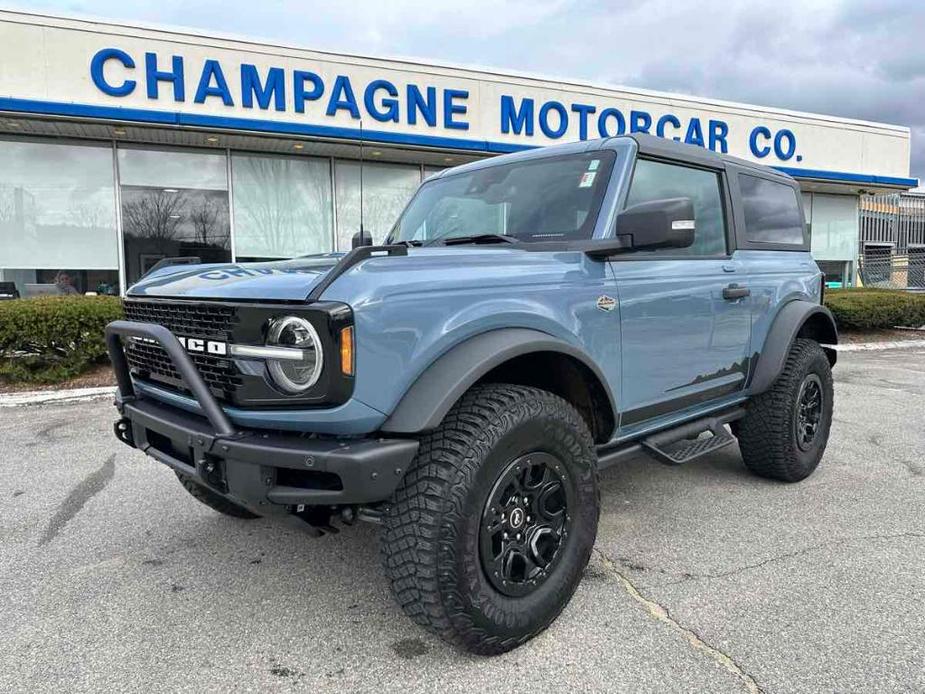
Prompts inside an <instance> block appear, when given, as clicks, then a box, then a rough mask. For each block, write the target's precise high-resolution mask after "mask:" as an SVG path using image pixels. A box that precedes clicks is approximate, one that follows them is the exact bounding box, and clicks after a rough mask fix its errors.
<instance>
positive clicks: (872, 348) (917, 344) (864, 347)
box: [832, 340, 925, 352]
mask: <svg viewBox="0 0 925 694" xmlns="http://www.w3.org/2000/svg"><path fill="white" fill-rule="evenodd" d="M832 346H833V347H834V348H835V349H837V350H838V351H839V352H877V351H880V350H885V349H915V348H918V349H925V340H892V341H890V342H853V343H852V342H849V343H847V344H844V345H832Z"/></svg>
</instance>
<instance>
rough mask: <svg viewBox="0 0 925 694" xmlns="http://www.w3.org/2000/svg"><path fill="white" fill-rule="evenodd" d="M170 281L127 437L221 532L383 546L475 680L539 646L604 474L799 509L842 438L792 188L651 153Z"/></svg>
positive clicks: (493, 164)
mask: <svg viewBox="0 0 925 694" xmlns="http://www.w3.org/2000/svg"><path fill="white" fill-rule="evenodd" d="M181 260H183V259H178V264H173V265H167V266H165V267H161V268H158V269H156V270H155V271H154V272H152V273H150V274H149V275H148V276H146V277H144V278H143V279H142V280H141V281H140V282H138V283H137V284H135V285H134V286H133V287H131V289H130V290H129V291H128V294H127V296H126V298H125V316H126V320H121V321H116V322H114V323H112V324H110V325H109V326H108V328H107V341H108V347H109V351H110V356H111V358H112V363H113V365H114V368H115V372H116V376H117V379H118V393H117V399H116V406H117V408H118V410H119V415H120V416H119V419H118V421H117V422H116V423H115V432H116V435H117V437H118V438H119V439H120V440H122V441H123V442H125V443H126V444H128V445H130V446H133V447H135V448H138V449H140V450H141V451H143V452H144V453H146V454H147V455H149V456H151V457H152V458H155V459H156V460H158V461H160V462H161V463H164V464H166V465H167V466H169V467H170V468H172V469H173V470H174V471H175V472H176V475H177V477H179V480H180V482H181V484H182V485H183V487H184V488H185V489H186V490H187V491H188V492H189V493H190V494H191V495H192V496H194V497H195V498H196V499H198V500H199V501H201V502H202V503H204V504H206V505H207V506H210V507H211V508H213V509H215V510H216V511H218V512H220V513H224V514H226V515H229V516H234V517H236V518H241V519H250V518H256V517H258V516H270V515H274V514H276V515H279V516H281V517H285V518H287V519H292V520H293V522H297V523H299V524H300V525H302V526H304V527H305V528H306V529H308V530H310V531H311V532H313V533H314V534H316V535H317V534H322V533H324V532H332V531H333V530H334V526H333V522H334V520H335V519H337V520H338V522H339V523H344V524H348V525H349V524H350V523H352V522H353V521H354V520H356V519H363V520H368V521H373V522H376V523H379V524H381V526H382V559H383V564H384V569H385V573H386V575H387V577H388V580H389V582H390V584H391V588H392V592H393V594H394V596H395V598H396V599H397V601H398V603H399V604H400V605H401V607H402V609H403V610H404V611H405V612H406V613H407V614H408V616H410V617H411V618H412V619H413V620H414V621H416V622H417V623H419V624H421V625H423V626H424V627H427V628H429V629H430V630H432V631H433V632H435V633H436V634H438V635H439V636H441V637H443V638H444V639H446V640H448V641H450V642H452V643H455V644H457V645H459V646H461V647H463V648H465V649H468V650H471V651H474V652H477V653H485V654H492V653H500V652H504V651H507V650H510V649H511V648H514V647H516V646H518V645H520V644H522V643H524V642H525V641H527V640H528V639H530V638H531V637H533V636H535V635H536V634H537V633H539V632H540V631H542V630H543V629H545V628H546V627H547V626H548V625H549V624H550V623H551V622H552V621H553V620H554V619H555V618H556V616H557V615H558V614H559V612H560V611H561V610H562V609H563V607H564V606H565V605H566V604H567V602H568V601H569V599H570V598H571V596H572V594H573V592H574V590H575V588H576V586H577V584H578V582H579V580H580V579H581V576H582V572H583V570H584V568H585V565H586V564H587V562H588V560H589V557H590V554H591V551H592V547H593V545H594V541H595V535H596V531H597V523H598V514H599V492H598V474H599V473H600V471H601V470H603V469H604V468H607V467H608V466H610V465H614V464H617V463H619V462H620V461H622V460H625V459H626V458H627V457H630V456H637V455H639V454H647V455H648V456H650V457H651V458H653V459H654V460H656V461H659V462H662V463H665V464H669V465H679V464H682V463H688V462H690V461H692V460H695V459H698V458H701V457H703V456H708V455H710V454H712V453H713V452H715V451H717V450H718V449H720V448H724V447H726V446H729V445H732V444H733V443H734V442H735V441H738V446H739V450H740V451H741V455H742V459H743V461H744V463H745V465H746V466H747V467H748V468H749V469H750V470H752V471H753V472H755V473H757V474H758V475H762V476H764V477H768V478H772V479H776V480H782V481H785V482H796V481H798V480H802V479H804V478H805V477H807V476H808V475H810V474H811V473H812V472H813V470H814V469H815V468H816V466H817V465H818V464H819V460H820V458H821V457H822V454H823V451H824V449H825V446H826V440H827V438H828V434H829V427H830V424H831V420H832V406H833V392H832V373H831V367H832V366H833V365H834V363H835V356H836V354H835V351H834V350H833V348H832V345H834V344H835V343H836V342H837V339H838V338H837V334H836V327H835V323H834V321H833V319H832V316H831V314H830V313H829V311H828V310H826V309H825V308H824V307H823V306H822V293H823V275H822V273H821V272H820V270H819V268H818V267H817V265H816V263H815V262H814V261H813V258H812V256H811V255H810V253H809V235H808V229H807V227H806V223H805V221H804V217H803V210H802V207H801V196H800V191H799V188H798V186H797V184H796V183H795V182H794V180H793V179H791V178H790V177H788V176H785V175H783V174H781V173H777V172H775V171H773V170H771V169H769V168H766V167H762V166H758V165H755V164H752V163H749V162H746V161H741V160H738V159H734V158H732V157H728V156H724V155H720V154H716V153H713V152H710V151H706V150H704V149H700V148H697V147H692V146H688V145H682V144H678V143H675V142H671V141H667V140H663V139H659V138H654V137H650V136H647V135H630V136H622V137H615V138H610V139H604V140H597V141H593V142H581V143H575V144H569V145H562V146H556V147H550V148H546V149H536V150H532V151H528V152H520V153H516V154H511V155H507V156H502V157H498V158H494V159H489V160H484V161H478V162H475V163H471V164H467V165H464V166H460V167H456V168H453V169H448V170H446V171H443V172H441V173H439V174H436V175H435V176H433V177H431V178H430V179H429V180H427V181H426V182H425V183H424V184H422V185H421V187H420V189H419V190H418V192H417V194H416V195H415V196H414V198H413V199H412V200H411V202H410V203H409V204H408V206H407V207H406V209H405V210H404V212H403V213H402V215H401V217H400V218H399V219H398V221H397V222H396V223H395V226H394V227H393V228H392V230H391V232H390V233H389V235H388V237H387V238H386V239H385V242H384V244H383V245H378V246H374V245H368V239H367V237H366V235H365V234H363V233H362V232H360V233H359V234H358V235H357V236H356V237H354V248H353V250H352V251H350V252H349V253H346V254H324V255H315V256H308V257H301V258H294V259H291V260H283V261H278V262H264V263H253V264H217V265H194V266H190V265H189V264H180V263H179V261H181Z"/></svg>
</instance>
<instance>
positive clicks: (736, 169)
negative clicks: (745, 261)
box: [726, 164, 811, 252]
mask: <svg viewBox="0 0 925 694" xmlns="http://www.w3.org/2000/svg"><path fill="white" fill-rule="evenodd" d="M726 173H727V175H728V177H729V179H730V186H731V188H732V191H733V199H734V200H735V201H736V202H735V203H734V205H733V213H734V215H735V230H736V248H740V249H742V250H746V251H791V252H809V250H810V244H811V234H810V230H809V228H808V226H807V223H806V210H805V208H804V207H803V196H802V193H803V191H802V189H801V188H800V184H799V183H797V182H796V181H795V180H794V179H792V178H789V177H786V176H784V175H783V174H777V173H776V172H773V171H762V170H760V169H753V168H749V167H747V166H739V165H738V164H729V165H727V167H726ZM740 175H745V176H751V177H753V178H760V179H763V180H766V181H770V182H771V183H777V184H778V185H783V186H785V187H787V188H790V189H791V190H792V191H793V194H794V197H795V198H796V202H797V206H798V207H799V210H800V216H801V217H802V219H803V242H802V243H781V242H776V241H751V240H749V238H748V230H747V228H746V226H745V199H744V198H743V197H742V188H741V186H740V185H739V176H740Z"/></svg>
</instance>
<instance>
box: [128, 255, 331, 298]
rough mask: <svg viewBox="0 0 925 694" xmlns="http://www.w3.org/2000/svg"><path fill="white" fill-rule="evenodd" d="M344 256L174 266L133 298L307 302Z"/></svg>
mask: <svg viewBox="0 0 925 694" xmlns="http://www.w3.org/2000/svg"><path fill="white" fill-rule="evenodd" d="M343 256H344V254H343V253H325V254H323V255H314V256H306V257H304V258H295V259H293V260H279V261H273V262H266V263H215V264H208V265H174V266H167V267H164V268H161V269H160V270H157V271H155V272H153V273H151V274H150V275H148V276H146V277H144V278H142V279H141V280H139V281H138V282H137V283H136V284H134V285H133V286H132V287H130V288H129V290H128V295H129V296H133V297H162V298H180V299H232V300H234V299H242V300H244V299H251V300H253V299H269V300H277V301H304V300H305V298H306V297H307V296H308V295H309V293H310V292H311V291H312V289H314V288H315V287H316V286H317V285H318V283H319V282H321V280H322V279H324V276H325V275H327V274H328V272H330V270H331V268H332V267H334V266H335V265H336V264H337V261H338V260H340V259H341V258H342V257H343Z"/></svg>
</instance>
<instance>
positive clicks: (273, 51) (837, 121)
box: [0, 11, 909, 177]
mask: <svg viewBox="0 0 925 694" xmlns="http://www.w3.org/2000/svg"><path fill="white" fill-rule="evenodd" d="M0 47H2V49H0V50H2V55H3V60H2V61H0V110H9V109H16V108H22V109H26V110H27V109H30V108H31V109H33V112H35V111H38V112H57V113H72V114H74V115H78V116H81V115H87V114H89V117H94V116H95V117H106V118H116V117H119V115H120V114H119V112H117V111H115V110H114V109H136V110H137V111H136V112H134V113H127V112H124V111H123V112H122V115H123V116H124V117H126V118H128V119H139V120H146V119H150V118H160V119H161V120H162V121H163V122H164V123H165V124H186V125H192V126H196V125H199V126H203V125H210V126H211V127H232V126H236V127H239V128H243V129H258V130H259V129H269V130H271V131H272V130H273V129H276V131H278V132H279V131H281V132H289V133H292V134H300V135H310V134H319V128H320V129H324V128H328V129H329V130H328V131H326V133H327V134H328V135H331V136H333V137H355V135H356V132H355V131H356V129H357V128H358V126H359V122H360V119H362V121H363V126H364V128H366V130H367V132H368V133H369V136H370V138H371V139H379V140H380V141H389V138H391V141H401V140H402V138H404V139H406V140H407V138H408V137H409V136H410V137H411V139H412V141H413V143H414V144H422V142H421V141H420V138H442V139H443V141H436V140H432V141H431V142H430V144H435V145H437V146H446V147H457V146H458V147H461V148H465V147H466V146H467V143H470V144H471V147H472V148H474V149H485V148H492V147H496V148H497V149H496V150H495V151H499V150H500V151H504V149H505V148H507V149H510V148H511V147H514V146H517V145H540V144H548V143H552V142H565V141H570V140H577V139H579V138H580V136H581V135H582V133H581V122H582V119H583V118H584V119H585V120H586V125H587V132H586V133H584V134H585V136H586V137H587V138H595V137H598V136H599V135H598V132H599V131H598V119H599V118H600V116H601V114H602V113H604V112H605V111H606V109H616V110H617V111H619V113H620V114H621V116H622V118H623V121H624V125H625V128H626V129H630V128H631V126H632V121H633V112H634V111H636V112H638V119H641V120H639V122H640V123H641V122H644V121H645V120H646V117H648V119H650V120H651V126H650V130H652V131H654V130H655V129H656V128H657V124H658V122H659V121H660V120H662V123H663V125H665V128H664V133H663V134H664V135H665V136H666V137H677V138H679V139H681V140H682V141H683V140H685V139H687V140H691V139H692V138H693V140H694V141H695V142H696V141H697V140H698V138H699V137H700V136H702V138H703V141H704V144H705V145H706V146H709V145H710V142H709V133H710V130H711V121H713V126H714V129H715V131H716V132H717V133H718V134H720V135H723V137H719V138H718V139H716V141H715V142H714V146H715V148H717V149H722V144H723V143H724V142H725V145H726V149H727V150H728V152H729V153H730V154H735V155H738V156H741V157H745V158H747V159H751V160H754V161H760V162H761V163H765V164H770V165H777V166H785V167H788V168H794V169H808V170H822V171H835V172H847V173H859V174H867V175H878V176H890V177H908V175H909V129H908V128H904V127H898V126H891V125H884V124H876V123H868V122H862V121H853V120H847V119H842V118H835V117H830V116H820V115H813V114H805V113H797V112H792V111H785V110H780V109H770V108H762V107H758V106H750V105H745V104H733V103H729V102H722V101H715V100H708V99H698V98H693V97H686V96H683V95H678V94H668V93H658V92H650V91H644V90H631V89H623V88H611V87H602V86H595V85H589V84H583V83H577V82H555V81H550V80H547V79H542V78H535V77H526V76H519V75H503V74H497V73H493V72H486V71H479V70H473V69H465V68H454V67H446V66H440V65H426V64H420V63H417V62H412V61H400V60H382V59H376V58H360V57H356V56H345V55H334V54H329V53H321V52H317V51H309V50H301V49H295V48H290V47H281V46H265V45H260V44H256V43H250V42H246V41H238V40H230V39H227V38H214V37H207V36H200V35H195V34H191V33H187V32H186V31H185V30H184V31H180V30H169V31H167V30H163V31H162V30H154V29H150V28H145V27H135V26H119V25H115V24H108V23H100V22H86V21H78V20H72V19H56V18H48V17H45V16H37V15H29V14H24V13H14V12H2V11H0ZM538 48H539V47H538ZM103 49H118V50H119V51H122V52H123V53H122V54H120V55H122V56H123V57H121V58H120V57H111V56H110V57H109V58H108V59H107V60H105V61H99V62H100V69H99V70H98V71H97V75H96V80H94V79H93V75H92V70H91V64H92V61H93V58H94V56H96V55H99V52H100V51H101V50H103ZM148 53H151V54H153V56H155V62H156V68H157V70H160V71H169V70H171V69H172V66H173V62H172V61H173V58H174V56H176V58H177V59H178V60H179V61H181V62H182V66H183V78H182V80H178V81H177V83H176V84H174V83H173V82H169V81H164V80H160V81H158V80H154V79H152V80H151V82H150V84H151V85H153V86H156V88H157V95H156V96H152V95H149V93H148V86H149V82H148V79H147V78H148V77H149V76H150V75H149V71H147V70H146V67H145V64H146V54H148ZM125 56H128V58H129V60H130V61H133V62H134V67H127V66H126V65H125V62H126V61H125ZM207 60H214V61H217V63H216V64H217V65H218V66H219V67H220V69H221V71H222V75H223V76H224V78H225V80H226V81H227V99H228V101H230V105H228V104H226V103H224V100H223V97H222V96H221V95H214V94H213V95H211V96H205V95H203V98H202V99H201V103H197V101H196V93H197V88H198V86H199V84H200V81H201V78H202V76H203V73H204V69H205V66H206V65H207V63H206V61H207ZM242 65H253V66H255V67H256V72H257V74H258V76H259V78H260V79H261V80H264V81H265V80H266V79H267V77H268V75H270V74H273V73H271V72H270V70H271V68H275V69H277V70H278V71H279V72H278V73H277V74H279V75H280V78H281V87H282V90H283V91H285V94H284V95H282V92H281V91H277V92H274V96H275V94H276V93H280V94H281V96H282V101H281V102H280V104H279V108H277V103H276V102H275V100H273V99H270V103H267V104H266V108H261V107H260V105H259V103H257V102H256V101H255V102H254V103H252V105H251V106H250V107H248V106H246V105H245V104H244V103H243V102H244V98H243V93H244V91H247V92H248V93H250V91H251V90H249V89H248V90H244V89H243V86H242ZM297 71H303V72H311V73H313V74H315V75H317V78H318V80H319V84H321V85H323V94H322V95H321V96H320V97H318V98H315V99H309V100H308V101H306V102H305V104H304V109H303V112H299V111H298V109H297V105H296V103H295V95H294V89H295V88H294V82H293V81H294V79H295V75H296V72H297ZM338 76H342V77H343V78H346V80H347V81H349V84H350V86H351V89H352V91H353V94H354V97H355V101H356V103H357V107H356V108H357V112H356V113H355V114H354V113H351V109H350V108H334V110H333V112H332V113H331V114H330V115H329V114H328V113H327V111H328V109H329V107H331V100H332V97H333V96H337V94H335V91H336V90H335V84H336V79H337V77H338ZM207 78H208V79H207V82H208V83H209V84H211V85H213V86H215V85H217V78H216V77H215V75H214V74H211V73H208V74H207ZM127 80H130V81H134V83H135V86H134V87H133V88H131V89H128V87H129V86H130V82H127ZM377 80H385V81H387V82H388V84H389V85H392V86H393V87H394V88H395V90H396V91H397V94H398V96H397V97H396V107H397V109H398V119H397V122H393V121H391V120H387V121H384V122H383V121H378V120H376V119H375V118H374V117H373V115H372V112H375V111H379V112H385V110H386V109H387V108H388V104H389V102H388V101H387V99H388V94H387V92H386V91H385V87H384V86H383V84H382V83H379V88H378V89H373V90H371V92H370V96H371V104H372V105H371V106H368V105H367V104H365V103H364V92H365V91H366V90H367V88H368V87H370V86H371V85H373V86H375V85H376V84H377V82H376V81H377ZM100 83H102V84H103V85H104V86H107V85H108V88H109V91H112V87H117V88H118V87H123V86H125V87H126V93H125V94H124V95H122V96H117V95H112V94H107V93H105V89H101V87H100V86H99V85H100ZM306 84H308V85H310V86H312V85H314V82H307V83H306ZM409 86H414V87H417V88H419V90H420V91H421V92H422V93H423V94H425V95H426V93H427V88H428V87H430V88H433V90H434V92H433V93H434V96H435V103H434V107H435V108H434V114H433V115H434V116H435V117H436V122H435V123H434V124H432V125H431V124H428V123H427V122H425V120H424V118H423V116H422V115H421V114H420V113H417V111H415V112H416V113H417V119H416V120H417V122H416V123H415V124H412V123H411V122H410V118H409V112H410V111H412V110H413V109H411V108H410V106H409V103H408V89H409ZM177 87H182V90H181V89H178V88H177ZM181 91H182V94H181V93H180V92H181ZM219 91H220V90H219ZM340 96H341V97H343V99H342V100H347V101H349V99H346V97H345V96H344V93H343V92H341V93H340ZM505 97H507V98H508V99H510V100H511V102H512V103H513V105H514V106H515V109H525V108H526V106H525V103H526V102H525V101H524V99H532V100H533V117H532V118H530V119H527V120H529V121H530V122H531V123H532V124H533V134H532V135H528V134H526V130H525V127H524V129H523V130H522V131H521V132H520V134H516V133H515V132H513V130H512V128H508V132H506V133H505V132H503V130H504V128H503V123H502V120H503V119H502V116H503V112H504V111H503V107H502V104H503V103H504V101H505ZM444 99H449V102H445V101H444ZM23 100H25V101H26V102H32V103H31V104H30V103H25V104H24V103H23ZM36 102H42V103H41V104H39V103H36ZM448 104H449V105H455V106H456V107H457V108H458V109H465V112H464V113H463V112H460V113H449V112H448V110H447V108H446V106H447V105H448ZM549 104H552V106H549ZM544 106H545V109H544ZM560 106H561V109H564V112H565V115H566V116H567V127H565V128H564V129H563V132H562V134H561V135H559V136H558V137H550V136H549V135H548V134H544V132H543V125H545V126H547V128H546V129H547V131H548V132H549V133H553V134H555V133H556V131H558V130H559V125H560V110H559V108H560ZM576 106H577V107H578V110H576ZM88 107H89V108H95V109H97V111H95V112H93V111H90V110H88ZM101 108H102V109H103V110H102V111H100V110H99V109H101ZM582 109H583V110H584V112H585V116H582V115H581V111H582ZM590 109H593V110H594V112H593V113H590ZM518 112H521V113H525V112H526V111H520V110H518ZM608 113H609V114H610V115H609V117H608V118H607V119H605V125H606V126H607V131H608V133H609V134H615V131H616V129H617V124H618V121H619V118H617V116H616V114H615V112H614V111H609V112H608ZM642 114H644V115H642ZM544 115H545V117H543V116H544ZM184 118H185V119H186V120H184ZM203 118H204V119H206V121H203V120H202V119H203ZM216 118H221V119H228V118H234V119H247V122H242V121H239V122H237V123H229V122H227V121H225V122H219V121H216V120H215V119H216ZM196 119H200V120H198V121H197V120H196ZM209 119H211V120H209ZM674 119H676V121H675V120H674ZM675 123H677V124H678V126H679V127H678V126H676V125H675ZM454 126H456V127H454ZM331 128H334V129H336V130H330V129H331ZM788 133H789V134H788ZM753 135H754V137H753ZM775 138H776V139H777V140H778V145H779V146H778V148H777V150H775V148H774V142H775ZM756 152H757V153H765V152H766V154H765V155H764V156H758V154H756Z"/></svg>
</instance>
